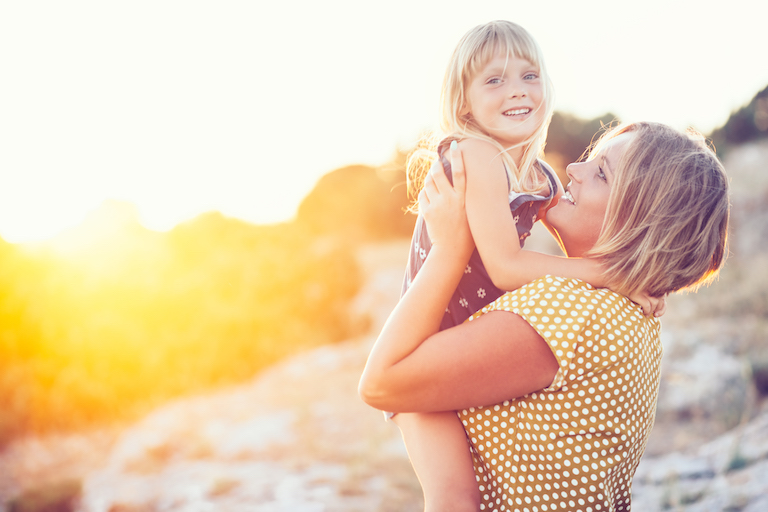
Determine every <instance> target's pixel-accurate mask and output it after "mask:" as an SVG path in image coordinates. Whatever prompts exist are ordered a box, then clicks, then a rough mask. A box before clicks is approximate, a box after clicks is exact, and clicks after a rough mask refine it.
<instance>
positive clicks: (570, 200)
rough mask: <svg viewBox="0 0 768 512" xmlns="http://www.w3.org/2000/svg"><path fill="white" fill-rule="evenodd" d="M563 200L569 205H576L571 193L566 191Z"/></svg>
mask: <svg viewBox="0 0 768 512" xmlns="http://www.w3.org/2000/svg"><path fill="white" fill-rule="evenodd" d="M563 199H565V200H566V201H568V202H569V203H573V204H576V201H574V200H573V196H572V195H571V192H570V191H569V190H566V191H565V193H564V194H563Z"/></svg>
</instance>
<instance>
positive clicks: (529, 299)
mask: <svg viewBox="0 0 768 512" xmlns="http://www.w3.org/2000/svg"><path fill="white" fill-rule="evenodd" d="M500 310H503V311H511V312H514V313H516V314H518V315H520V316H521V317H522V318H524V319H525V320H526V321H527V322H528V323H530V324H531V326H533V327H534V328H535V329H536V331H537V332H538V333H539V334H540V335H541V337H542V338H544V340H545V341H546V342H547V343H549V346H550V348H551V349H552V353H553V354H554V355H555V357H556V358H557V360H558V361H559V363H560V370H559V371H558V372H557V375H556V376H555V379H554V381H553V382H552V385H550V386H549V387H548V388H546V389H544V390H542V391H540V392H537V393H532V394H530V395H526V396H524V397H520V398H517V399H513V400H509V401H505V402H503V403H500V404H497V405H494V406H489V407H475V408H470V409H466V410H463V411H460V412H459V416H460V418H461V420H462V421H463V423H464V428H465V429H466V431H467V435H468V437H469V440H470V443H471V446H472V457H473V459H474V464H475V474H476V476H477V479H478V483H479V485H480V494H481V496H482V499H483V504H482V507H481V510H494V511H524V512H534V511H536V512H540V511H547V512H550V511H553V510H555V511H569V512H570V511H576V510H580V511H627V510H630V502H631V485H632V477H633V475H634V473H635V469H636V468H637V464H638V462H639V461H640V457H641V456H642V454H643V451H644V450H645V445H646V441H647V439H648V435H649V434H650V431H651V428H652V426H653V421H654V417H655V411H656V399H657V397H658V390H659V378H660V364H661V351H662V349H661V343H660V341H659V332H660V328H661V325H660V323H659V321H658V320H657V319H655V318H647V317H645V316H643V313H642V310H641V309H640V307H639V306H637V305H636V304H634V303H633V302H631V301H630V300H629V299H627V298H626V297H623V296H621V295H618V294H616V293H613V292H611V291H610V290H607V289H595V288H593V287H592V286H590V285H589V284H587V283H584V282H583V281H579V280H577V279H565V278H559V277H552V276H547V277H544V278H541V279H539V280H537V281H534V282H532V283H529V284H528V285H526V286H524V287H522V288H520V289H519V290H516V291H514V292H510V293H507V294H505V295H502V296H501V297H499V298H498V299H497V300H496V301H494V302H493V303H491V304H489V305H488V306H486V307H485V308H483V309H482V310H481V311H479V312H478V313H476V314H475V315H473V316H472V318H470V320H473V319H475V318H477V317H478V316H480V315H482V314H484V313H487V312H489V311H500Z"/></svg>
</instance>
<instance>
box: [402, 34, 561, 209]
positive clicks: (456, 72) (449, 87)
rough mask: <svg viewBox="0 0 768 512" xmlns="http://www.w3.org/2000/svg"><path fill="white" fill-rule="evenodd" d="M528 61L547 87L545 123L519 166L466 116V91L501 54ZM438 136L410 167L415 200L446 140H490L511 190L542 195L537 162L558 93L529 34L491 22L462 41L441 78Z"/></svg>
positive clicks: (526, 146)
mask: <svg viewBox="0 0 768 512" xmlns="http://www.w3.org/2000/svg"><path fill="white" fill-rule="evenodd" d="M499 53H501V54H503V55H507V56H512V57H515V58H519V59H526V60H527V61H529V62H530V63H531V64H533V65H534V66H536V67H537V68H538V69H539V78H540V80H541V82H542V85H543V91H542V92H543V99H542V104H541V105H540V106H539V107H538V108H541V109H544V115H543V116H542V119H543V121H542V123H541V125H540V126H538V127H536V129H535V130H533V132H532V134H531V136H530V137H529V138H528V139H526V140H524V141H522V142H521V143H520V144H519V145H520V146H523V156H522V159H521V161H520V166H519V167H518V166H517V165H516V164H515V162H514V161H513V159H512V157H511V156H509V154H508V151H509V150H510V149H512V148H505V147H503V146H502V145H501V144H500V143H499V142H497V141H496V140H495V139H493V138H492V137H490V136H489V135H488V134H486V133H485V132H483V131H482V129H481V128H480V127H479V126H478V125H477V123H476V122H475V121H474V119H473V118H472V116H471V114H462V112H463V111H465V110H466V106H467V89H468V87H469V84H470V82H471V81H472V79H473V78H474V76H475V74H476V73H477V72H478V71H480V70H481V69H482V68H483V67H484V66H485V65H486V64H487V63H488V62H489V61H490V60H491V59H493V58H494V56H496V55H497V54H499ZM440 103H441V115H440V130H441V132H442V133H440V134H431V135H430V136H427V137H425V138H424V139H423V140H422V141H421V143H420V147H419V148H417V150H416V151H414V152H413V154H411V156H410V157H409V159H408V163H407V171H408V191H409V193H410V194H411V195H412V197H415V196H416V195H418V192H419V191H420V190H421V188H422V186H423V181H424V176H425V175H426V172H427V171H428V170H429V167H430V166H431V165H432V163H433V162H434V160H435V159H436V156H437V155H436V149H437V144H438V142H439V141H440V140H442V139H445V138H448V139H453V140H461V139H466V138H469V137H475V138H478V139H482V140H486V141H488V142H490V143H491V144H493V145H494V146H496V147H498V149H499V154H500V157H501V158H502V161H503V162H504V163H505V164H506V168H507V170H508V174H509V182H510V188H511V189H512V190H515V191H518V192H527V193H536V192H540V191H541V190H542V189H543V188H544V187H545V185H546V184H547V179H546V177H545V176H544V175H543V174H542V173H541V172H539V171H538V170H537V166H536V165H534V164H535V163H536V160H537V158H539V157H540V156H541V154H542V153H543V151H544V144H545V142H546V139H547V129H548V128H549V122H550V121H551V119H552V113H553V111H554V89H553V87H552V82H551V81H550V79H549V75H548V74H547V70H546V68H545V66H544V57H543V55H542V52H541V49H540V48H539V45H538V44H537V43H536V41H535V40H534V39H533V37H531V35H530V34H529V33H528V32H527V31H526V30H525V29H524V28H523V27H521V26H520V25H517V24H515V23H512V22H510V21H503V20H502V21H492V22H490V23H486V24H485V25H479V26H477V27H475V28H473V29H472V30H470V31H469V32H467V33H466V34H465V35H464V37H462V38H461V40H460V41H459V44H458V45H457V46H456V49H455V50H454V52H453V55H452V56H451V59H450V61H449V63H448V69H447V70H446V72H445V77H444V78H443V87H442V92H441V95H440Z"/></svg>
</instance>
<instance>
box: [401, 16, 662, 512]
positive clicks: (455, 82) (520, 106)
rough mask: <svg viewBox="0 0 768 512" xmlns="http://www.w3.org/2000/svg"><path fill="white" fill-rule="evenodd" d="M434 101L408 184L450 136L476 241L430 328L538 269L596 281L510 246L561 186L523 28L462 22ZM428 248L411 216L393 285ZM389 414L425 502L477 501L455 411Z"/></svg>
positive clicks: (588, 265) (593, 274) (536, 54)
mask: <svg viewBox="0 0 768 512" xmlns="http://www.w3.org/2000/svg"><path fill="white" fill-rule="evenodd" d="M441 103H442V116H441V117H442V119H441V123H440V128H441V130H442V132H443V138H442V141H440V143H439V144H434V143H433V144H432V147H431V148H429V147H428V148H422V149H421V150H419V151H417V152H416V153H415V154H414V155H413V156H412V157H411V159H410V160H409V164H408V174H409V178H411V190H412V191H413V190H415V189H420V188H422V187H423V184H424V181H425V179H426V180H429V179H430V178H429V175H428V173H427V172H426V171H427V170H428V168H429V166H430V165H432V164H433V162H434V161H435V160H438V161H439V162H440V163H441V164H442V167H443V168H444V169H445V170H446V173H447V174H448V175H449V177H450V162H449V158H447V157H446V153H447V152H448V151H447V150H448V147H449V146H454V147H455V145H456V144H457V142H458V145H459V146H460V147H461V150H462V154H463V158H464V164H465V169H466V176H467V179H466V181H467V186H466V200H465V204H466V213H467V218H468V221H469V226H470V229H471V232H472V237H473V239H474V241H475V246H476V249H475V251H474V252H473V254H472V256H471V258H470V260H469V263H468V264H467V267H466V269H465V271H464V277H463V278H462V279H461V282H460V283H459V285H458V287H457V288H456V291H455V292H454V294H453V296H452V298H451V300H450V302H449V305H448V307H447V309H446V312H445V315H444V317H443V319H442V322H441V324H440V329H441V330H443V329H446V328H449V327H451V326H454V325H457V324H460V323H462V322H463V321H464V320H466V319H467V318H469V317H470V316H471V315H472V314H473V313H475V312H477V311H478V310H480V309H481V308H482V307H483V306H485V305H486V304H488V303H489V302H492V301H493V300H495V299H496V298H498V297H500V296H501V295H502V294H503V293H504V291H506V290H514V289H516V288H519V287H520V286H522V285H524V284H526V283H528V282H529V281H532V280H534V279H536V278H538V277H541V276H543V275H546V274H555V275H558V276H563V277H574V278H579V279H581V280H584V281H586V282H588V283H590V284H592V285H594V286H598V287H599V286H601V285H602V284H603V278H602V276H601V269H600V267H599V265H598V264H597V262H595V261H593V260H587V259H582V260H580V259H570V260H569V259H566V258H558V257H551V256H545V255H542V254H536V253H529V252H525V251H520V249H521V246H522V245H523V244H524V242H525V239H526V238H527V237H528V236H529V235H530V230H531V227H532V225H533V223H534V222H536V221H537V220H541V221H542V222H544V224H545V226H546V227H547V228H548V229H549V230H550V232H553V231H552V229H550V226H548V225H547V223H546V220H545V213H546V211H547V210H548V209H549V208H551V207H552V206H554V205H555V204H556V203H557V201H558V198H559V196H560V195H562V186H561V185H560V182H559V180H558V178H557V176H556V175H555V173H554V172H553V171H552V169H551V168H550V167H549V166H548V165H547V164H545V163H544V162H543V161H541V160H540V159H539V156H540V154H541V153H542V150H543V147H544V143H545V140H546V135H547V128H548V126H549V122H550V119H551V116H552V111H553V90H552V85H551V82H550V80H549V78H548V76H547V73H546V70H545V67H544V61H543V58H542V55H541V51H540V49H539V47H538V45H537V44H536V42H535V41H534V40H533V38H532V37H531V36H530V34H528V32H526V31H525V30H524V29H523V28H522V27H520V26H518V25H516V24H514V23H511V22H508V21H494V22H490V23H488V24H485V25H481V26H478V27H476V28H474V29H472V30H470V31H469V32H468V33H467V34H466V35H465V36H464V37H463V38H462V39H461V41H460V42H459V44H458V46H457V47H456V49H455V51H454V53H453V56H452V57H451V60H450V63H449V65H448V69H447V71H446V74H445V78H444V82H443V90H442V98H441ZM435 146H436V147H435ZM432 172H435V171H434V170H433V171H432ZM414 184H415V185H414ZM553 234H554V232H553ZM430 248H431V241H430V239H429V236H428V234H427V232H426V226H425V223H424V219H423V218H422V217H421V216H419V218H418V220H417V223H416V227H415V230H414V234H413V239H412V242H411V251H410V255H409V261H408V266H407V269H406V277H405V282H404V285H403V293H405V290H407V288H408V287H409V286H410V284H411V281H412V280H413V278H414V277H415V275H416V273H417V272H418V270H419V268H420V267H421V265H422V264H423V262H424V260H425V259H426V257H427V254H428V253H429V250H430ZM646 312H647V311H646ZM389 417H391V418H392V419H393V421H394V422H395V423H396V424H397V425H398V426H399V427H400V429H401V431H402V435H403V439H404V441H405V444H406V447H407V449H408V454H409V457H410V459H411V462H412V464H413V467H414V470H415V471H416V474H417V476H418V478H419V481H420V483H421V485H422V489H423V492H424V501H425V510H427V511H448V510H451V511H453V510H456V511H458V510H478V507H479V503H480V493H479V487H478V483H477V481H476V479H475V474H474V469H473V465H472V460H471V456H470V451H469V448H468V445H467V438H466V434H465V431H464V428H463V426H462V424H461V423H460V421H459V419H458V416H457V415H456V413H455V412H434V413H400V414H397V415H389Z"/></svg>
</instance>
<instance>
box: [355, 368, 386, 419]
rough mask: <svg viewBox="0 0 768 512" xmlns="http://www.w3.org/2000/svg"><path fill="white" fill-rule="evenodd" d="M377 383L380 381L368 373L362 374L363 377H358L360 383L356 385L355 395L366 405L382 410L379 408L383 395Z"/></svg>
mask: <svg viewBox="0 0 768 512" xmlns="http://www.w3.org/2000/svg"><path fill="white" fill-rule="evenodd" d="M378 382H380V379H376V378H374V377H373V376H372V375H370V374H369V373H368V372H364V373H363V376H362V377H360V382H359V383H358V385H357V394H358V395H359V396H360V399H361V400H362V401H363V402H365V403H366V404H368V405H370V406H371V407H373V408H375V409H382V410H383V408H382V407H380V402H381V400H382V396H383V393H382V389H381V386H380V385H379V384H378Z"/></svg>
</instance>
